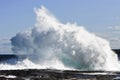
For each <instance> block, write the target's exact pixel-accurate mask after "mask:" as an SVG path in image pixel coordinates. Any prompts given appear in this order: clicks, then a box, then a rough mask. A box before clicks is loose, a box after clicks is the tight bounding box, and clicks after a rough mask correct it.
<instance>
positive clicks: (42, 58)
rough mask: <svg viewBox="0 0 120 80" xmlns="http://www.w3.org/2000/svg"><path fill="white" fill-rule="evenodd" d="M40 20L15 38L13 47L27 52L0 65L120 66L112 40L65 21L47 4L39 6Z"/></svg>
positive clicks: (45, 66) (71, 68)
mask: <svg viewBox="0 0 120 80" xmlns="http://www.w3.org/2000/svg"><path fill="white" fill-rule="evenodd" d="M35 13H36V23H35V26H34V27H32V28H31V29H29V30H27V31H25V32H20V33H17V34H16V35H15V36H14V37H12V38H11V44H12V51H13V52H14V53H15V54H16V55H21V54H22V55H25V56H26V59H23V60H20V61H17V62H16V64H9V63H5V62H4V63H0V69H1V70H3V69H5V70H6V69H47V68H49V69H64V70H65V69H69V70H117V71H119V70H120V64H119V61H118V58H117V55H116V54H115V53H114V52H113V51H112V50H111V48H110V45H109V42H108V41H107V40H105V39H102V38H100V37H98V36H96V35H95V34H93V33H90V32H88V31H87V30H86V29H85V28H84V27H83V26H79V25H77V24H76V23H75V24H72V23H69V22H68V23H66V24H63V23H61V22H60V21H59V20H57V19H56V18H55V17H54V15H53V14H51V13H50V12H49V11H48V10H47V9H46V8H45V7H43V6H42V7H41V8H35Z"/></svg>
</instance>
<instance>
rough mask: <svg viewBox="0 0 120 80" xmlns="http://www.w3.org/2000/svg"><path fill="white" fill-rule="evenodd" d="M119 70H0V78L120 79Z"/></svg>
mask: <svg viewBox="0 0 120 80" xmlns="http://www.w3.org/2000/svg"><path fill="white" fill-rule="evenodd" d="M119 77H120V72H114V71H75V70H54V69H39V70H38V69H25V70H0V80H120V78H119Z"/></svg>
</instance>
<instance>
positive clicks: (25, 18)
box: [0, 0, 120, 52]
mask: <svg viewBox="0 0 120 80" xmlns="http://www.w3.org/2000/svg"><path fill="white" fill-rule="evenodd" d="M42 5H43V6H45V7H46V8H47V9H48V10H49V11H50V12H52V13H53V14H54V15H55V16H56V17H57V18H58V19H59V20H60V21H61V22H63V23H66V22H71V23H74V22H76V23H77V24H79V25H82V26H85V28H86V29H87V30H88V31H90V32H92V33H95V34H97V35H99V36H102V37H104V38H106V39H108V40H109V41H111V45H112V46H113V47H116V42H119V39H120V37H119V34H120V0H0V41H1V42H0V52H1V50H3V49H2V48H1V46H3V43H10V41H9V39H10V38H11V37H13V36H14V35H15V34H16V33H17V32H21V31H25V30H27V29H28V28H30V27H33V26H34V23H35V19H36V17H35V13H34V8H39V7H40V6H42ZM7 39H8V40H7ZM8 45H9V44H8ZM4 46H6V45H4ZM117 47H120V46H117ZM8 51H9V50H8Z"/></svg>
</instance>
